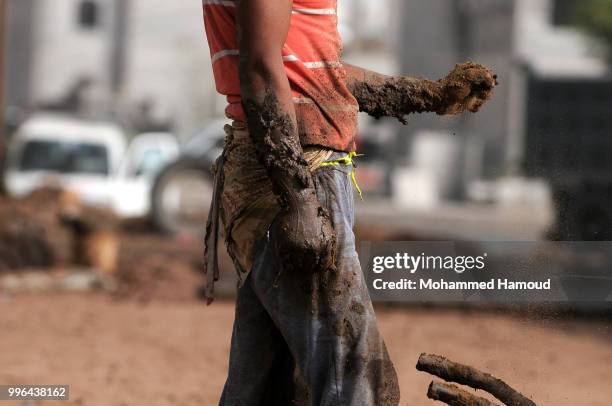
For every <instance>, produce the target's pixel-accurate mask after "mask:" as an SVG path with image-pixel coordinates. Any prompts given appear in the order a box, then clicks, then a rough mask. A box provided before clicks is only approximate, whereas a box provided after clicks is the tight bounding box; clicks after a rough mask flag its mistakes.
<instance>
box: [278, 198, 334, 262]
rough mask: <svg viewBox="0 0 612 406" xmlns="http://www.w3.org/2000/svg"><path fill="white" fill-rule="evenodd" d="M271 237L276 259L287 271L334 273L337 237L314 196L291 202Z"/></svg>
mask: <svg viewBox="0 0 612 406" xmlns="http://www.w3.org/2000/svg"><path fill="white" fill-rule="evenodd" d="M270 237H271V241H272V249H273V251H274V253H275V254H276V257H277V258H279V260H280V261H281V264H282V266H283V268H284V269H286V270H288V271H296V272H321V271H330V270H334V269H335V257H336V233H335V231H334V228H333V225H332V222H331V219H330V216H329V214H328V213H327V210H325V209H324V208H323V207H322V206H321V204H320V203H319V200H318V199H317V198H316V195H315V194H314V192H312V193H308V194H307V196H306V198H298V199H292V200H291V201H289V202H288V204H287V207H285V208H284V209H282V210H281V212H280V213H279V215H278V216H277V217H276V219H275V220H274V223H273V224H272V227H271V230H270Z"/></svg>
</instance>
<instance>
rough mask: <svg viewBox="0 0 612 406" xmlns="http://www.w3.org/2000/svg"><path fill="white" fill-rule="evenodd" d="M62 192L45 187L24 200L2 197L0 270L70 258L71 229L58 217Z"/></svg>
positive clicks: (63, 261)
mask: <svg viewBox="0 0 612 406" xmlns="http://www.w3.org/2000/svg"><path fill="white" fill-rule="evenodd" d="M62 193H63V192H62V191H61V190H59V189H52V188H45V189H40V190H37V191H35V192H33V193H32V194H30V195H29V196H27V197H25V198H22V199H9V198H6V197H0V272H6V271H8V270H20V269H27V268H47V267H52V266H58V265H63V264H67V263H68V262H69V261H70V258H71V236H70V232H69V230H67V229H66V228H65V227H64V226H63V225H62V223H61V221H60V219H59V216H58V213H59V210H60V201H61V196H62Z"/></svg>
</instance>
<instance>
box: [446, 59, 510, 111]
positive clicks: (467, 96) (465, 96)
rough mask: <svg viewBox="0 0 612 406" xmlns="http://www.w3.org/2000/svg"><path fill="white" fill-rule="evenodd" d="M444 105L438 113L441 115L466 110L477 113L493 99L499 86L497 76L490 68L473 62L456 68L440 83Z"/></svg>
mask: <svg viewBox="0 0 612 406" xmlns="http://www.w3.org/2000/svg"><path fill="white" fill-rule="evenodd" d="M439 83H440V85H441V86H442V88H441V94H442V103H441V105H440V108H439V109H438V110H437V111H436V112H437V113H438V114H440V115H447V114H459V113H462V112H464V111H466V110H469V111H471V112H472V113H475V112H477V111H478V110H479V109H480V108H481V107H482V106H483V105H484V104H485V103H486V102H487V100H489V99H490V98H491V93H492V92H493V88H494V87H495V86H497V84H498V83H497V75H495V74H494V73H493V72H492V71H491V70H490V69H489V68H487V67H485V66H483V65H480V64H476V63H473V62H466V63H462V64H459V65H457V66H455V69H453V70H452V71H451V72H450V73H449V74H448V75H447V76H446V77H445V78H443V79H441V80H440V81H439Z"/></svg>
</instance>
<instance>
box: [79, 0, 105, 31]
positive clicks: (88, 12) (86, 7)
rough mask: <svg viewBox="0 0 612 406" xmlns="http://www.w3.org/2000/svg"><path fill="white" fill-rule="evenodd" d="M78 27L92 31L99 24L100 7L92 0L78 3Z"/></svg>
mask: <svg viewBox="0 0 612 406" xmlns="http://www.w3.org/2000/svg"><path fill="white" fill-rule="evenodd" d="M78 22H79V27H81V28H85V29H94V28H97V27H98V24H99V23H100V7H99V5H98V3H97V2H95V1H93V0H84V1H81V2H80V3H79V9H78Z"/></svg>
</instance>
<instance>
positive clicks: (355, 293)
mask: <svg viewBox="0 0 612 406" xmlns="http://www.w3.org/2000/svg"><path fill="white" fill-rule="evenodd" d="M350 171H351V168H350V167H322V168H319V169H318V170H317V171H315V172H314V175H313V177H314V179H315V185H316V189H317V195H318V198H319V200H320V201H321V203H322V204H323V205H324V207H326V208H327V209H328V211H329V213H330V214H331V215H332V218H333V224H334V228H335V230H336V233H337V236H338V258H337V268H338V269H337V271H335V272H327V273H317V274H311V273H306V272H305V273H284V272H282V270H281V267H280V266H279V265H278V263H277V261H276V259H275V257H274V255H273V254H272V252H271V248H270V245H271V244H270V240H269V238H270V237H266V238H264V240H263V241H261V243H260V245H259V248H258V251H257V255H256V257H255V260H254V265H253V268H252V271H251V273H250V275H249V277H248V279H247V280H246V281H245V284H244V285H243V286H242V287H241V288H240V289H239V291H238V299H237V304H236V318H235V322H234V329H233V334H232V343H231V353H230V362H229V376H228V378H227V381H226V384H225V387H224V390H223V394H222V397H221V401H220V405H222V406H239V405H240V406H250V405H253V406H273V405H279V406H289V405H316V406H318V405H326V406H327V405H336V406H357V405H360V406H361V405H363V406H365V405H368V406H370V405H374V406H386V405H397V404H398V403H399V388H398V383H397V376H396V373H395V370H394V367H393V364H392V363H391V361H390V360H389V355H388V354H387V349H386V348H385V344H384V342H383V340H382V338H381V337H380V335H379V332H378V329H377V326H376V317H375V315H374V310H373V308H372V303H371V300H370V297H369V294H368V291H367V288H366V285H365V281H364V278H363V274H362V272H361V269H360V265H359V260H358V257H357V253H356V251H355V237H354V234H353V231H352V229H353V222H354V207H353V185H352V183H351V178H350Z"/></svg>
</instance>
